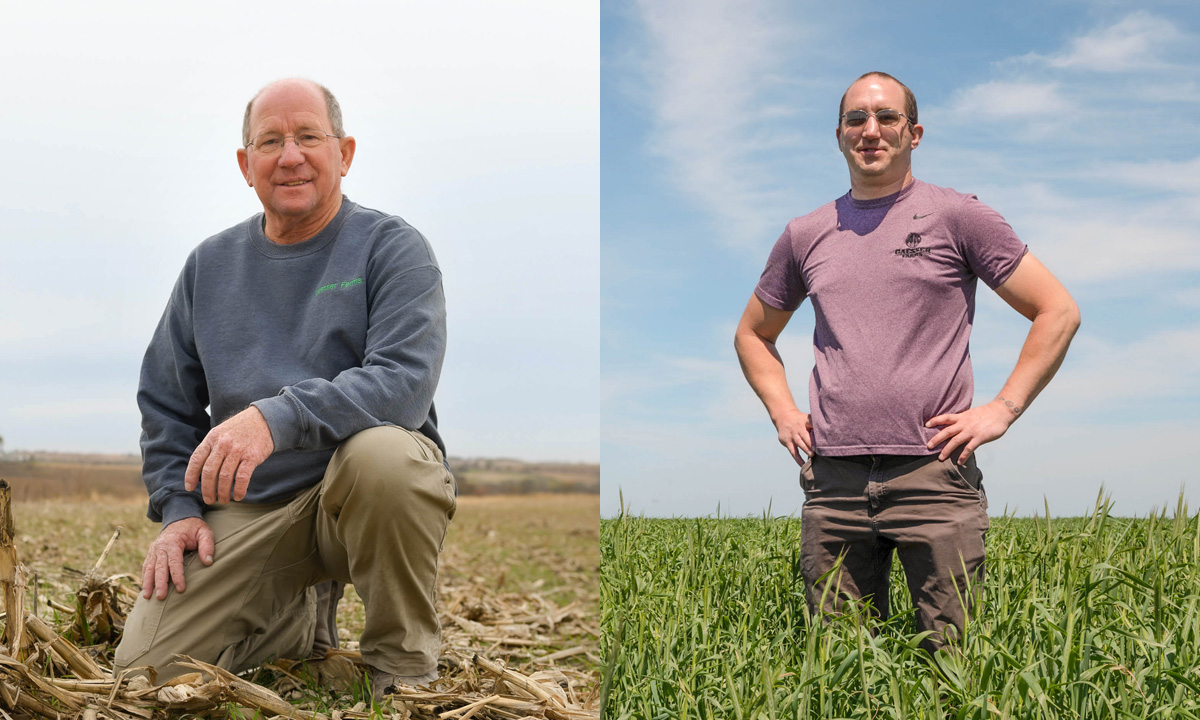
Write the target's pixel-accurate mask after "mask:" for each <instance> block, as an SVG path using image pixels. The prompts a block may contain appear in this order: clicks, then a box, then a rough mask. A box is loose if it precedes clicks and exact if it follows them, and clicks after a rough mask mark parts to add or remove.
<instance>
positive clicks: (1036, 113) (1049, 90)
mask: <svg viewBox="0 0 1200 720" xmlns="http://www.w3.org/2000/svg"><path fill="white" fill-rule="evenodd" d="M1072 110H1073V103H1072V102H1071V101H1069V100H1068V99H1067V98H1065V97H1064V96H1063V94H1062V90H1061V88H1060V87H1059V84H1058V83H1056V82H1020V81H1017V82H1005V81H992V82H986V83H982V84H979V85H974V86H972V87H969V88H966V89H965V90H961V91H959V92H958V94H957V95H956V96H955V99H954V100H953V102H952V103H951V107H950V110H949V117H950V118H958V119H960V120H962V121H966V120H967V119H970V121H971V122H986V121H1008V120H1012V119H1014V118H1036V117H1044V116H1047V115H1054V114H1061V113H1064V112H1071V111H1072Z"/></svg>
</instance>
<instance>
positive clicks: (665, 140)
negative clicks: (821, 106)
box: [638, 0, 805, 246]
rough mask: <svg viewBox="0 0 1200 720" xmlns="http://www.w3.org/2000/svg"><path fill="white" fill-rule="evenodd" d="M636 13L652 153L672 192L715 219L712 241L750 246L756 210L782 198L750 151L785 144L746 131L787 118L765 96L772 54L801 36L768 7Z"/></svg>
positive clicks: (761, 231)
mask: <svg viewBox="0 0 1200 720" xmlns="http://www.w3.org/2000/svg"><path fill="white" fill-rule="evenodd" d="M638 9H639V12H640V16H641V20H642V22H643V23H644V26H645V28H646V31H647V35H648V37H649V46H648V47H647V48H646V52H645V55H644V64H643V66H642V68H641V69H642V72H643V73H644V76H645V77H646V78H647V80H648V84H649V100H650V102H651V104H652V111H653V115H654V118H655V123H656V131H655V133H654V135H653V140H652V145H653V148H654V149H655V150H656V151H657V152H658V153H659V154H661V155H662V156H664V157H665V158H666V160H667V162H668V163H669V167H670V170H671V174H672V176H673V178H674V180H675V182H676V183H677V185H678V186H679V187H680V188H681V189H682V190H683V191H684V192H685V193H687V194H689V195H691V196H692V197H693V198H695V200H696V201H697V202H698V204H699V205H700V206H701V207H703V208H705V209H706V210H707V211H709V212H711V213H713V214H714V215H715V218H716V220H717V222H718V224H719V227H720V229H721V233H720V235H721V237H722V239H724V240H725V241H726V242H729V243H730V244H732V245H734V246H744V245H745V244H747V243H750V242H757V241H760V240H761V239H762V237H764V236H765V235H767V234H769V230H770V228H772V227H774V225H773V224H772V221H770V220H767V219H766V218H770V217H771V213H769V212H767V213H764V212H763V208H764V207H769V206H770V205H771V204H772V202H776V201H778V200H779V198H781V197H782V195H781V191H780V190H778V189H777V188H778V187H779V185H780V183H779V182H778V181H777V179H775V178H772V177H771V175H770V173H769V172H767V171H765V170H764V168H763V167H762V166H761V165H760V164H759V163H756V162H755V160H754V154H755V153H756V152H761V151H762V150H764V149H769V148H771V147H776V146H777V145H778V144H779V143H781V142H786V139H783V138H780V137H779V136H775V135H773V134H772V135H771V138H772V139H770V140H764V139H763V138H762V137H761V136H759V134H758V133H756V132H755V127H756V123H760V122H766V121H770V120H772V119H778V117H779V116H780V115H781V114H786V113H787V112H788V110H787V108H786V107H785V106H783V105H781V104H778V103H771V102H770V101H769V100H767V99H766V97H765V96H766V94H767V93H768V92H769V90H770V89H771V88H772V87H773V86H774V85H775V84H777V83H778V82H779V78H778V75H777V74H776V69H777V68H778V67H780V66H781V64H782V63H783V62H784V61H785V60H786V57H784V56H783V55H782V54H781V52H780V49H781V48H785V47H788V46H789V45H791V44H794V43H796V42H797V41H798V40H803V38H804V36H805V35H804V33H803V32H801V31H800V30H799V29H798V28H795V27H792V26H789V25H788V24H787V23H784V22H782V21H781V19H780V17H779V16H780V15H781V14H782V13H781V12H780V9H779V8H777V7H775V6H774V4H773V3H772V2H770V0H761V1H760V2H755V3H732V2H724V1H723V0H708V1H705V2H690V3H688V2H677V3H669V2H641V3H639V5H638ZM789 102H790V103H793V104H797V103H799V102H801V99H799V98H796V97H795V96H794V95H793V96H792V97H790V98H789ZM774 224H775V225H777V224H778V221H777V220H775V221H774Z"/></svg>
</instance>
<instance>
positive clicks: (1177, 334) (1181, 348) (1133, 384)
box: [1047, 318, 1200, 425]
mask: <svg viewBox="0 0 1200 720" xmlns="http://www.w3.org/2000/svg"><path fill="white" fill-rule="evenodd" d="M1084 322H1085V329H1086V322H1087V320H1086V318H1085V319H1084ZM1198 356H1200V326H1196V325H1193V326H1190V327H1181V328H1172V329H1169V330H1163V331H1161V332H1156V333H1152V334H1150V335H1148V336H1145V337H1138V338H1133V339H1130V340H1128V341H1124V342H1121V341H1112V340H1105V339H1103V338H1100V337H1097V336H1095V335H1084V336H1082V337H1080V338H1078V339H1077V340H1076V341H1075V343H1073V344H1072V347H1071V371H1070V372H1069V373H1064V374H1063V375H1062V376H1061V377H1058V378H1056V379H1055V380H1054V385H1053V392H1052V393H1051V394H1050V396H1049V397H1048V398H1047V399H1048V400H1049V401H1050V402H1052V403H1053V405H1054V406H1055V409H1056V410H1062V409H1069V410H1070V411H1075V412H1077V411H1094V410H1095V409H1096V408H1098V407H1105V406H1107V407H1112V406H1113V403H1114V402H1116V401H1118V400H1138V401H1145V402H1150V401H1153V400H1155V399H1159V398H1187V397H1192V398H1200V365H1197V363H1196V360H1195V359H1196V357H1198ZM1156 419H1157V418H1156ZM1150 420H1151V418H1148V417H1140V418H1123V421H1124V422H1125V423H1126V424H1128V425H1139V424H1143V423H1145V422H1148V421H1150Z"/></svg>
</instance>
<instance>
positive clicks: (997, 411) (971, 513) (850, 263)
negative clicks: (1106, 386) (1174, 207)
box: [735, 72, 1079, 651]
mask: <svg viewBox="0 0 1200 720" xmlns="http://www.w3.org/2000/svg"><path fill="white" fill-rule="evenodd" d="M923 133H924V128H923V127H922V126H921V125H919V124H918V123H917V101H916V98H915V97H914V96H913V94H912V91H911V90H909V89H908V88H907V87H906V86H904V85H903V84H901V83H900V81H898V80H896V79H895V78H893V77H892V76H890V75H888V74H886V73H880V72H873V73H867V74H866V75H863V76H862V77H860V78H859V79H858V80H856V81H855V82H854V83H853V84H852V85H851V86H850V87H849V89H848V90H846V93H845V95H844V96H843V98H842V104H841V108H840V109H839V111H838V125H837V130H836V136H837V141H838V147H839V148H840V149H841V151H842V154H843V155H844V156H845V158H846V165H847V167H848V168H849V171H850V192H849V193H847V194H846V195H844V196H842V197H841V198H839V199H838V200H836V201H834V202H832V203H829V204H828V205H825V206H824V207H821V208H819V209H817V210H816V211H814V212H812V213H810V214H808V215H805V216H804V217H800V218H796V219H795V220H792V221H791V222H790V223H789V224H788V226H787V228H786V229H785V230H784V233H783V235H782V236H781V237H780V238H779V241H778V242H777V243H776V245H775V247H774V249H773V250H772V252H771V256H770V259H769V260H768V261H767V267H766V270H765V271H764V272H763V274H762V278H761V279H760V280H759V283H758V287H757V288H756V289H755V292H754V295H753V296H752V297H751V298H750V302H749V304H748V305H747V307H746V310H745V312H744V314H743V315H742V319H741V323H740V324H739V326H738V329H737V335H736V338H735V346H736V348H737V352H738V357H739V359H740V361H741V364H742V369H743V371H744V373H745V375H746V379H747V380H748V381H749V382H750V385H751V386H752V387H753V388H754V390H755V392H756V393H758V395H759V397H760V398H761V399H762V401H763V403H764V404H765V405H766V408H767V411H768V413H769V415H770V417H771V420H772V422H773V423H774V424H775V428H776V430H777V432H778V436H779V442H780V443H781V444H783V446H784V447H786V448H787V450H788V453H789V454H790V455H791V456H792V457H793V458H794V459H795V460H796V462H797V463H799V464H801V465H802V466H803V469H802V471H801V485H802V486H803V489H804V492H805V496H806V502H805V504H804V509H803V513H802V525H801V546H802V547H801V555H802V574H803V576H804V581H805V589H806V593H807V596H808V602H809V605H810V607H811V608H812V609H813V610H814V611H818V610H820V611H825V612H832V611H837V610H839V609H841V608H842V607H843V606H844V603H845V602H846V601H858V600H860V599H869V600H870V601H871V603H872V607H873V609H874V611H875V612H876V613H877V614H879V615H881V616H883V617H886V616H887V614H888V579H889V575H890V572H891V565H892V555H893V553H898V554H899V557H900V561H901V563H902V565H903V566H904V572H905V575H906V577H907V580H908V587H909V591H910V593H911V594H912V598H913V604H914V605H915V606H916V610H917V612H916V626H917V630H918V631H929V632H930V634H929V635H928V636H927V637H926V638H925V641H924V643H923V644H924V646H925V647H926V649H928V650H930V651H934V650H936V649H937V648H939V647H941V645H942V644H943V643H944V642H945V640H946V637H947V636H948V635H956V634H961V632H962V631H963V627H964V623H965V616H966V614H967V613H968V612H969V610H970V606H971V600H972V597H973V595H974V592H973V591H972V590H971V589H970V588H971V585H972V583H974V584H975V585H976V586H977V585H978V583H979V582H981V581H982V579H983V568H984V534H985V532H986V531H987V528H988V518H987V514H986V512H985V511H986V508H987V500H986V496H985V495H984V491H983V482H982V480H983V475H982V473H981V472H980V471H979V469H978V467H977V466H976V463H975V451H976V449H978V448H979V446H980V445H982V444H983V443H987V442H991V441H993V440H996V439H998V438H999V437H1000V436H1001V435H1003V434H1004V433H1005V431H1007V430H1008V428H1009V426H1010V425H1012V423H1013V422H1015V421H1016V420H1017V418H1018V417H1019V416H1020V414H1021V412H1022V411H1023V410H1024V409H1025V408H1027V407H1028V406H1029V403H1031V402H1032V401H1033V399H1034V398H1035V397H1036V396H1037V395H1038V393H1039V392H1041V390H1042V389H1043V388H1044V387H1045V386H1046V384H1047V383H1048V382H1050V379H1051V377H1053V375H1054V373H1055V371H1056V370H1057V369H1058V367H1059V365H1060V364H1061V363H1062V361H1063V357H1064V356H1065V355H1066V352H1067V347H1068V345H1069V344H1070V341H1071V338H1072V337H1073V336H1074V334H1075V331H1076V329H1077V328H1078V327H1079V310H1078V308H1077V307H1076V306H1075V303H1074V301H1073V300H1072V299H1071V296H1070V295H1069V294H1068V293H1067V291H1066V290H1065V289H1064V288H1063V286H1062V285H1061V284H1060V283H1059V282H1058V280H1056V279H1055V278H1054V276H1053V275H1051V274H1050V272H1049V271H1048V270H1047V269H1046V268H1045V267H1044V266H1043V265H1042V264H1041V263H1040V262H1038V261H1037V259H1036V258H1034V257H1033V255H1031V254H1030V253H1029V252H1028V249H1027V248H1026V246H1025V244H1024V243H1022V242H1021V241H1020V240H1019V239H1018V238H1017V236H1016V235H1015V234H1014V233H1013V231H1012V228H1011V227H1009V226H1008V224H1007V223H1005V222H1004V220H1003V218H1001V217H1000V216H999V215H998V214H997V213H996V212H995V211H993V210H991V209H990V208H988V207H987V206H986V205H984V204H983V203H981V202H979V201H978V200H977V199H976V198H975V196H973V195H963V194H960V193H957V192H955V191H953V190H949V189H945V188H939V187H935V186H933V185H929V184H926V183H923V182H920V181H919V180H915V179H914V178H913V175H912V152H913V151H914V150H915V149H916V148H917V146H918V145H919V144H920V142H921V138H922V135H923ZM977 279H982V280H983V281H984V282H985V283H987V285H988V286H989V287H991V288H992V289H993V290H995V291H996V293H997V294H998V295H999V296H1000V297H1001V298H1002V299H1003V300H1004V301H1005V302H1007V303H1008V304H1009V305H1011V306H1012V307H1013V309H1015V310H1016V311H1017V312H1019V313H1020V314H1022V315H1024V316H1025V317H1026V318H1028V319H1029V320H1031V321H1032V323H1033V324H1032V326H1031V327H1030V329H1029V333H1028V336H1027V337H1026V339H1025V343H1024V346H1023V347H1022V348H1021V352H1020V356H1019V358H1018V360H1017V364H1016V368H1015V369H1014V370H1013V371H1012V374H1011V375H1010V376H1009V378H1008V381H1007V382H1005V384H1004V387H1002V388H1001V389H1000V392H999V393H998V394H997V396H996V398H995V399H994V400H992V401H991V402H987V403H984V404H982V405H979V406H976V407H971V402H972V397H973V393H974V381H973V377H972V373H971V362H970V354H969V351H968V339H969V336H970V331H971V326H972V321H973V319H974V314H975V287H976V280H977ZM805 298H811V299H812V303H813V310H814V312H815V314H816V332H815V333H814V337H813V345H814V350H815V355H816V367H815V368H814V369H813V373H812V378H811V380H810V382H809V406H810V407H809V412H807V413H806V412H803V411H801V410H800V409H799V408H797V407H796V404H795V402H794V401H793V400H792V395H791V392H790V391H789V389H788V384H787V379H786V377H785V375H784V367H783V361H782V359H781V357H780V355H779V351H778V350H777V348H776V346H775V341H776V339H777V338H778V337H779V334H780V333H781V332H782V331H783V328H784V327H785V326H786V325H787V323H788V320H789V319H790V318H791V316H792V313H793V312H794V311H795V310H796V309H797V308H798V307H799V306H800V303H801V302H803V301H804V299H805ZM804 455H808V458H807V461H805V458H804V457H803V456H804ZM839 561H840V562H841V570H840V571H839V572H831V571H832V570H833V569H834V568H835V567H836V566H837V563H838V562H839ZM963 600H965V602H963ZM950 625H953V626H954V627H955V629H956V632H947V626H950Z"/></svg>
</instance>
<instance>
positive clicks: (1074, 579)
mask: <svg viewBox="0 0 1200 720" xmlns="http://www.w3.org/2000/svg"><path fill="white" fill-rule="evenodd" d="M1109 511H1110V505H1109V503H1108V501H1107V500H1106V499H1104V497H1103V495H1101V497H1100V498H1099V499H1098V500H1097V504H1096V509H1095V511H1094V513H1093V514H1092V516H1091V517H1086V518H1069V519H1065V518H1050V517H1049V512H1047V514H1046V516H1045V517H1035V518H1033V519H1017V518H1014V517H1003V518H994V519H993V520H992V526H991V530H990V531H989V533H988V538H987V541H988V542H987V547H988V561H987V562H988V565H987V581H986V583H985V586H984V588H983V591H982V598H983V603H982V607H981V608H980V610H979V612H978V613H977V617H974V618H971V619H970V621H969V624H968V628H967V632H966V637H965V639H964V641H963V643H962V645H961V646H960V647H958V648H955V649H952V650H950V651H944V652H941V653H939V654H938V656H937V658H936V660H932V661H931V660H930V658H929V656H928V655H926V654H925V653H924V652H923V651H922V650H921V649H920V648H919V647H918V642H919V639H920V638H919V637H916V636H914V634H913V632H914V631H913V623H912V605H911V602H910V600H909V598H908V593H907V589H906V586H905V583H904V580H903V576H902V575H901V573H900V570H899V566H898V563H897V564H896V567H895V568H894V574H893V579H892V596H891V602H892V607H893V609H894V614H893V617H892V618H891V619H890V620H889V621H887V622H886V623H880V622H878V621H875V620H873V619H871V618H869V617H867V616H865V614H864V613H858V614H857V615H856V614H854V613H850V614H846V615H842V616H838V617H833V618H827V619H826V620H825V621H822V620H821V619H814V618H812V617H810V615H809V614H808V612H807V608H806V605H805V601H804V590H803V582H802V580H801V574H800V552H799V547H800V521H799V520H798V519H795V518H782V519H780V518H769V517H765V516H764V517H763V518H760V519H710V518H705V519H690V520H685V519H676V520H657V519H647V518H641V517H631V516H628V515H622V516H620V517H618V518H616V519H611V520H605V521H603V522H602V524H601V543H602V550H603V559H602V568H603V570H602V583H601V592H602V601H603V607H604V617H603V620H602V623H603V625H604V627H605V643H604V647H603V651H604V653H605V656H606V658H607V662H608V665H607V667H606V670H605V676H604V685H603V688H602V695H603V699H602V703H603V708H604V709H603V711H602V715H603V717H605V718H611V719H613V720H617V719H621V718H647V719H658V718H680V719H683V718H722V719H731V720H732V719H734V718H777V717H786V718H913V719H915V718H962V719H966V718H1047V719H1054V718H1080V719H1084V718H1086V719H1087V720H1101V719H1104V718H1114V719H1116V718H1122V719H1124V718H1197V717H1200V515H1195V516H1191V517H1189V516H1188V510H1187V506H1186V505H1185V504H1184V501H1183V498H1182V497H1181V498H1180V500H1179V503H1178V505H1177V506H1176V508H1175V509H1174V512H1173V513H1172V514H1170V515H1168V513H1167V512H1166V511H1165V510H1164V511H1162V512H1160V513H1157V514H1154V515H1151V516H1150V517H1148V518H1141V519H1129V518H1117V517H1112V516H1110V515H1109Z"/></svg>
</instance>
